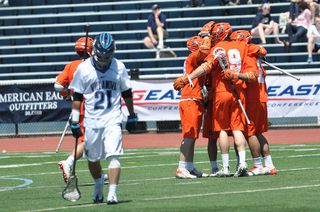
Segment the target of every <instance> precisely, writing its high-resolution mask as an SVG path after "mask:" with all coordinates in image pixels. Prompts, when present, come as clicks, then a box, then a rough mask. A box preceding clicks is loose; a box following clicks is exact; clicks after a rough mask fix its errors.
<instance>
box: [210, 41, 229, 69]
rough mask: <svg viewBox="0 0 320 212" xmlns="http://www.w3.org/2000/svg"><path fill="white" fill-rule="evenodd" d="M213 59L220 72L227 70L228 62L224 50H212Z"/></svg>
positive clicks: (218, 48)
mask: <svg viewBox="0 0 320 212" xmlns="http://www.w3.org/2000/svg"><path fill="white" fill-rule="evenodd" d="M213 55H214V59H215V60H218V62H219V64H220V66H221V68H222V70H226V69H228V68H229V62H228V58H227V55H226V51H225V50H224V48H221V47H217V48H215V49H214V50H213Z"/></svg>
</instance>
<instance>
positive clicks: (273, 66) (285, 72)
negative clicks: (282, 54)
mask: <svg viewBox="0 0 320 212" xmlns="http://www.w3.org/2000/svg"><path fill="white" fill-rule="evenodd" d="M261 62H263V63H264V64H266V65H267V66H270V67H271V68H274V69H276V70H278V71H280V72H282V73H284V74H286V75H288V76H290V77H292V78H294V79H296V80H298V81H300V79H301V78H299V77H296V76H294V75H293V74H290V73H289V72H287V71H285V70H282V69H281V68H278V67H277V66H275V65H272V64H270V63H268V62H267V61H265V60H264V59H261Z"/></svg>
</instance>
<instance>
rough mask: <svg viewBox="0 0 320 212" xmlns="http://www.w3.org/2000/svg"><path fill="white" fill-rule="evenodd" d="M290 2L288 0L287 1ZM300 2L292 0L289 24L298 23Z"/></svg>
mask: <svg viewBox="0 0 320 212" xmlns="http://www.w3.org/2000/svg"><path fill="white" fill-rule="evenodd" d="M287 1H288V0H287ZM298 1H299V0H291V4H290V7H289V12H290V15H289V19H288V22H287V23H292V21H294V22H297V21H298V15H299V5H298Z"/></svg>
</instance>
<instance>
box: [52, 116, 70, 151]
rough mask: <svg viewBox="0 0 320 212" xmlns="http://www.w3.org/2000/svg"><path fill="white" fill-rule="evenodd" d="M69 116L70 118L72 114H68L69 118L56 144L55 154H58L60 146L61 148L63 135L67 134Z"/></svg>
mask: <svg viewBox="0 0 320 212" xmlns="http://www.w3.org/2000/svg"><path fill="white" fill-rule="evenodd" d="M71 116H72V114H70V116H69V118H68V121H67V124H66V126H65V128H64V130H63V133H62V135H61V138H60V141H59V144H58V146H57V149H56V153H58V152H59V149H60V146H61V144H62V141H63V139H64V136H65V135H66V133H67V130H68V126H69V120H70V119H71Z"/></svg>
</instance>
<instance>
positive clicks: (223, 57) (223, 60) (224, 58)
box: [215, 49, 251, 124]
mask: <svg viewBox="0 0 320 212" xmlns="http://www.w3.org/2000/svg"><path fill="white" fill-rule="evenodd" d="M215 58H216V59H218V61H219V64H220V66H221V68H222V70H226V69H227V67H228V65H229V62H228V60H227V56H226V53H225V50H224V49H220V50H219V51H218V52H217V53H216V54H215ZM228 78H229V77H228ZM229 81H230V83H231V86H232V89H233V91H234V93H235V95H236V97H237V100H238V102H239V105H240V107H241V110H242V112H243V114H244V116H245V117H246V121H247V123H248V124H250V123H251V122H250V120H249V118H248V116H247V113H246V111H245V110H244V108H243V105H242V103H241V100H240V98H239V95H238V92H237V91H236V88H235V87H234V84H233V82H232V80H231V79H230V78H229Z"/></svg>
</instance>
